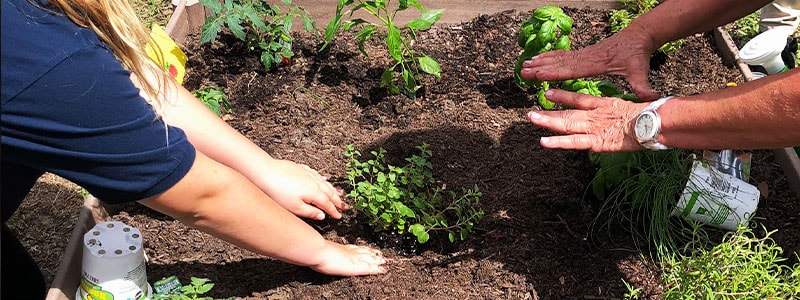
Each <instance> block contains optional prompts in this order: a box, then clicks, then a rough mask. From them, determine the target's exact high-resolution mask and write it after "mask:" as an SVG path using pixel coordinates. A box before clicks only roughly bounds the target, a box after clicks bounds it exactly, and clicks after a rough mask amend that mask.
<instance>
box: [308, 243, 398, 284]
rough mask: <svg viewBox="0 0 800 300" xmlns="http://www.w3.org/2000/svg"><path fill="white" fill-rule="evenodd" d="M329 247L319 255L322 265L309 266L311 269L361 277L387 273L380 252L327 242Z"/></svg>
mask: <svg viewBox="0 0 800 300" xmlns="http://www.w3.org/2000/svg"><path fill="white" fill-rule="evenodd" d="M326 242H327V247H325V249H324V250H323V251H322V252H320V253H317V254H318V255H319V256H320V259H321V260H322V263H320V264H318V265H314V266H309V267H310V268H311V269H313V270H315V271H317V272H320V273H323V274H328V275H336V276H359V275H372V274H381V273H386V268H385V267H384V264H385V263H386V259H384V258H383V255H382V254H381V252H380V250H376V249H372V248H369V247H366V246H356V245H342V244H339V243H335V242H332V241H326Z"/></svg>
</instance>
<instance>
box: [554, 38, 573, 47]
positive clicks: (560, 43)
mask: <svg viewBox="0 0 800 300" xmlns="http://www.w3.org/2000/svg"><path fill="white" fill-rule="evenodd" d="M555 48H556V50H569V48H570V41H569V36H568V35H562V36H560V37H558V40H557V41H556V46H555Z"/></svg>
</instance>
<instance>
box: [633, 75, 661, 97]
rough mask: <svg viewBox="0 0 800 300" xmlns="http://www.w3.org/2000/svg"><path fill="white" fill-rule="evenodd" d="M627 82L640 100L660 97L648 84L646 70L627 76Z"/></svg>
mask: <svg viewBox="0 0 800 300" xmlns="http://www.w3.org/2000/svg"><path fill="white" fill-rule="evenodd" d="M628 83H630V85H631V89H632V90H633V93H634V94H636V98H639V100H641V101H653V100H656V99H658V98H659V97H661V94H659V93H658V91H656V90H654V89H653V88H652V87H651V86H650V81H649V79H648V78H647V70H645V71H644V72H637V73H634V74H631V75H630V76H628Z"/></svg>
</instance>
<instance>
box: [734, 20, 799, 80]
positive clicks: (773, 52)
mask: <svg viewBox="0 0 800 300" xmlns="http://www.w3.org/2000/svg"><path fill="white" fill-rule="evenodd" d="M788 36H789V34H788V33H787V32H786V30H784V29H772V30H767V31H764V32H762V33H761V34H759V35H757V36H755V37H754V38H753V39H752V40H750V41H749V42H747V44H745V45H744V47H742V49H741V50H739V58H740V59H741V60H742V62H744V63H746V64H748V65H751V66H762V67H764V69H766V70H767V75H769V74H775V73H780V72H783V71H786V69H787V67H786V65H785V64H784V63H783V59H782V58H781V52H782V51H783V49H784V48H785V47H786V38H787V37H788Z"/></svg>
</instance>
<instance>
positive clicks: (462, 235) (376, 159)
mask: <svg viewBox="0 0 800 300" xmlns="http://www.w3.org/2000/svg"><path fill="white" fill-rule="evenodd" d="M428 147H429V145H428V144H427V143H424V144H422V145H421V146H417V147H416V149H417V150H418V151H419V154H418V155H412V156H411V157H408V158H406V159H405V161H406V165H404V166H402V167H396V166H392V165H389V164H388V163H387V162H386V157H385V154H386V150H384V149H383V148H381V149H379V150H378V151H372V152H371V154H372V156H373V158H372V159H369V160H366V161H360V160H359V158H360V157H361V152H360V151H358V150H356V149H355V147H354V146H353V145H347V150H346V151H345V154H344V155H345V157H346V158H347V159H348V160H349V161H348V162H347V164H346V165H347V178H348V181H349V182H350V185H351V187H352V191H350V193H349V194H348V195H347V196H348V197H349V198H351V199H354V202H355V203H354V204H353V206H352V207H353V209H354V210H356V211H358V212H362V213H364V215H366V216H367V218H368V219H369V224H370V226H373V228H374V229H375V231H386V230H395V231H396V232H397V233H400V234H404V233H411V234H413V235H414V236H416V238H417V241H418V242H419V243H420V244H424V243H426V242H428V240H429V239H430V232H431V231H445V232H447V234H448V239H449V240H450V242H455V241H456V240H457V239H458V240H464V239H466V238H467V236H468V235H469V233H470V232H472V230H473V229H474V226H475V224H477V223H478V222H480V220H481V219H482V218H483V210H482V209H480V208H479V207H478V206H479V201H480V198H481V196H482V194H481V192H480V191H478V187H477V186H475V187H474V188H472V189H466V188H463V189H462V191H461V193H460V194H459V193H456V192H454V191H449V192H448V191H445V190H444V188H442V187H439V186H435V184H436V180H434V178H433V174H432V171H433V166H432V165H431V163H430V162H428V158H430V157H431V155H432V153H431V151H430V150H429V149H428Z"/></svg>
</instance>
